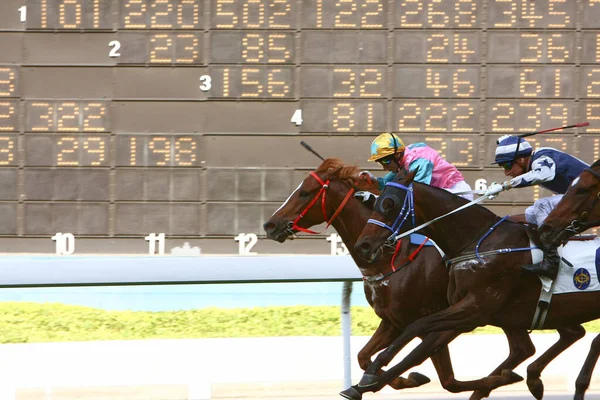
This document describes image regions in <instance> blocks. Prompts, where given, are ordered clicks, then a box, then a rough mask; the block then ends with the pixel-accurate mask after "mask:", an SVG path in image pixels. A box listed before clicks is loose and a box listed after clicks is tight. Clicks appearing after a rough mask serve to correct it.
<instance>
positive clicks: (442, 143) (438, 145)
mask: <svg viewBox="0 0 600 400" xmlns="http://www.w3.org/2000/svg"><path fill="white" fill-rule="evenodd" d="M425 143H427V146H429V147H431V148H433V149H435V150H436V151H437V152H438V153H440V156H442V157H444V158H446V159H447V158H448V155H447V154H446V151H447V150H448V142H446V140H445V139H443V138H441V137H425Z"/></svg>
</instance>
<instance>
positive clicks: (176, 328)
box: [0, 302, 600, 343]
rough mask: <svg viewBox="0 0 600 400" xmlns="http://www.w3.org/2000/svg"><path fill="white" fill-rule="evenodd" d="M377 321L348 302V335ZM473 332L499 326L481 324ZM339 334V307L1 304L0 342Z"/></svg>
mask: <svg viewBox="0 0 600 400" xmlns="http://www.w3.org/2000/svg"><path fill="white" fill-rule="evenodd" d="M378 324H379V319H378V318H377V316H376V315H375V314H374V313H373V310H371V309H370V308H368V307H359V306H355V307H352V335H355V336H370V335H372V334H373V332H374V331H375V329H376V328H377V325H378ZM586 328H587V330H588V331H592V332H599V331H600V322H592V323H589V324H587V325H586ZM476 332H477V333H500V332H501V331H500V330H499V329H497V328H491V327H486V328H480V329H478V330H477V331H476ZM548 332H553V331H548ZM339 335H341V328H340V308H339V307H306V306H295V307H266V308H243V309H220V308H205V309H199V310H191V311H173V312H141V311H137V312H133V311H105V310H100V309H96V308H91V307H80V306H69V305H64V304H58V303H47V304H39V303H25V302H5V303H0V342H1V343H31V342H66V341H85V340H127V339H167V338H171V339H177V338H230V337H267V336H339Z"/></svg>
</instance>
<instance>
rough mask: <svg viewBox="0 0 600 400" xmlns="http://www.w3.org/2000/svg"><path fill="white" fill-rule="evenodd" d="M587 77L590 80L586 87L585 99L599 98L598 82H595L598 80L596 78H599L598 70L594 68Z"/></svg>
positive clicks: (599, 71) (599, 82)
mask: <svg viewBox="0 0 600 400" xmlns="http://www.w3.org/2000/svg"><path fill="white" fill-rule="evenodd" d="M587 76H588V77H589V78H590V79H589V84H588V85H587V88H586V93H585V94H586V96H587V97H600V80H596V79H598V77H600V69H597V68H594V69H591V70H589V71H588V72H587Z"/></svg>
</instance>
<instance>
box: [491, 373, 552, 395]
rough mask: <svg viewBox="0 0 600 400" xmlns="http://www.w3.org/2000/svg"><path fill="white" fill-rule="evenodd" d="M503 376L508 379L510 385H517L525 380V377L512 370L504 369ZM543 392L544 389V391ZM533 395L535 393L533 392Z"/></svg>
mask: <svg viewBox="0 0 600 400" xmlns="http://www.w3.org/2000/svg"><path fill="white" fill-rule="evenodd" d="M501 375H502V376H503V377H505V378H507V380H508V383H517V382H521V381H522V380H523V377H522V376H521V375H519V374H517V373H515V372H513V371H512V370H510V369H504V370H502V373H501ZM542 391H543V389H542ZM532 394H533V392H532Z"/></svg>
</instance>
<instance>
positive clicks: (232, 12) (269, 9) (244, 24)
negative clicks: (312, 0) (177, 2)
mask: <svg viewBox="0 0 600 400" xmlns="http://www.w3.org/2000/svg"><path fill="white" fill-rule="evenodd" d="M296 4H297V3H296V2H295V1H294V0H211V10H212V11H211V13H212V15H211V27H212V28H216V29H296V23H295V21H296V11H297V10H296Z"/></svg>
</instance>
